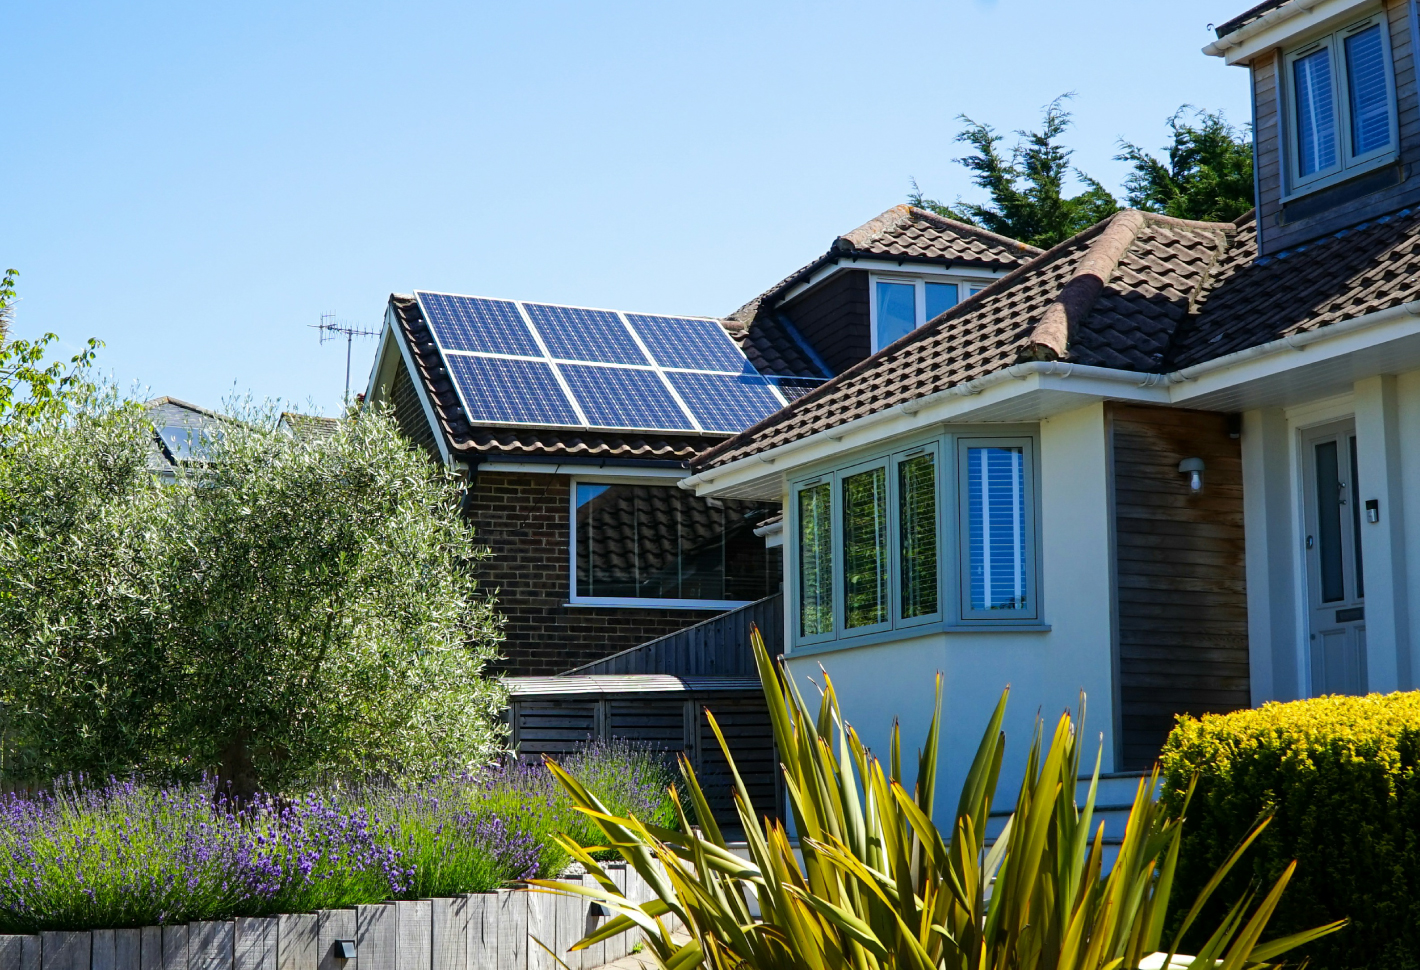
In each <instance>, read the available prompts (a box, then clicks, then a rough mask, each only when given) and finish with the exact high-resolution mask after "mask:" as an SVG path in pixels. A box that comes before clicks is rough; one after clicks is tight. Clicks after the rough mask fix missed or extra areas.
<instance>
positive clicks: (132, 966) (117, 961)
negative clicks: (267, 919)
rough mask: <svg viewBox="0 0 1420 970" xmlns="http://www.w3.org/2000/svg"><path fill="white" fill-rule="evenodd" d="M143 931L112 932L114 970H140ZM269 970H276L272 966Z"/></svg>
mask: <svg viewBox="0 0 1420 970" xmlns="http://www.w3.org/2000/svg"><path fill="white" fill-rule="evenodd" d="M142 948H143V931H142V930H132V929H129V930H114V931H113V967H114V970H140V968H141V967H142V966H143V963H142V952H143V950H142ZM271 970H276V968H275V967H274V966H273V967H272V968H271Z"/></svg>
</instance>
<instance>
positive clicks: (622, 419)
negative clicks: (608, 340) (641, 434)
mask: <svg viewBox="0 0 1420 970" xmlns="http://www.w3.org/2000/svg"><path fill="white" fill-rule="evenodd" d="M558 367H559V369H560V370H561V371H562V376H563V377H565V378H566V379H567V384H568V386H570V387H571V388H572V393H573V394H574V395H575V396H576V398H577V402H578V403H579V404H581V405H582V411H583V413H584V414H586V416H587V423H588V424H590V425H591V426H592V427H601V428H644V429H646V430H647V431H694V430H695V425H694V424H692V423H691V421H690V418H689V417H688V416H687V415H686V413H685V412H684V411H683V410H682V409H681V407H680V405H679V404H677V403H676V400H675V398H674V397H672V396H671V394H670V392H669V391H667V390H666V386H665V385H664V384H663V383H661V378H660V376H659V375H658V374H657V373H656V372H655V371H653V370H649V369H645V370H643V369H640V368H635V369H633V368H629V367H598V366H596V365H595V364H559V365H558Z"/></svg>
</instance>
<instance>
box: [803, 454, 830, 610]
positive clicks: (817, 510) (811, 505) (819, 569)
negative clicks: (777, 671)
mask: <svg viewBox="0 0 1420 970" xmlns="http://www.w3.org/2000/svg"><path fill="white" fill-rule="evenodd" d="M832 495H833V490H832V487H831V485H830V484H829V483H828V482H824V483H822V484H820V485H812V486H810V487H808V488H805V489H802V490H801V491H800V492H799V636H803V637H810V636H814V635H815V634H819V633H832V632H833V519H832V515H831V510H830V508H829V503H830V499H831V498H832Z"/></svg>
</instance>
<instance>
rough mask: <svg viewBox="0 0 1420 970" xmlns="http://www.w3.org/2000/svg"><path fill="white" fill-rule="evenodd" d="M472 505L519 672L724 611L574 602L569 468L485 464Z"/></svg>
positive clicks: (508, 650)
mask: <svg viewBox="0 0 1420 970" xmlns="http://www.w3.org/2000/svg"><path fill="white" fill-rule="evenodd" d="M468 508H469V509H470V510H471V511H470V514H469V518H470V521H471V522H472V524H473V528H474V538H475V539H476V540H477V541H478V542H479V543H480V544H481V545H485V546H487V547H488V549H489V552H490V553H491V555H490V556H489V558H487V559H485V560H484V561H483V562H482V563H480V564H479V567H478V578H479V582H480V583H481V584H482V587H483V589H484V590H485V591H487V592H491V593H495V594H496V596H497V603H498V611H499V612H500V613H501V614H502V615H503V617H504V620H505V623H504V627H503V635H504V641H503V645H502V653H503V655H504V657H505V658H506V659H505V660H503V661H502V662H501V663H499V664H497V665H495V668H496V669H498V670H501V671H506V672H507V673H509V674H511V675H513V676H542V675H549V674H559V673H562V672H563V671H566V670H570V669H572V668H573V667H578V666H581V665H582V664H585V663H590V662H591V661H593V660H599V659H601V658H602V657H606V656H609V655H611V654H613V653H618V652H620V651H622V650H628V649H630V648H631V647H634V646H637V645H639V644H642V643H645V642H646V641H648V640H654V639H656V638H657V637H660V636H664V635H666V634H668V633H674V632H675V631H677V630H680V629H682V628H684V627H687V626H690V625H691V624H693V623H698V622H700V621H701V620H705V619H709V618H710V617H712V616H715V615H717V614H718V613H719V612H722V611H719V610H667V609H639V608H620V607H588V606H569V605H568V600H569V599H570V597H571V589H572V580H571V568H570V562H569V558H568V557H569V552H568V550H569V549H570V539H571V534H570V520H571V480H570V479H569V478H568V476H566V475H552V474H533V473H526V474H521V473H508V472H478V473H477V474H476V476H475V478H474V482H473V494H472V496H471V497H470V501H469V503H468Z"/></svg>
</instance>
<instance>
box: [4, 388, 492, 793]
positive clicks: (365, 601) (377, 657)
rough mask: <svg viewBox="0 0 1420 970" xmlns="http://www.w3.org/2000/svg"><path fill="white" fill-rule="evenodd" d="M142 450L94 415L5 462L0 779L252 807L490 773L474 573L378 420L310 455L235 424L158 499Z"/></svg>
mask: <svg viewBox="0 0 1420 970" xmlns="http://www.w3.org/2000/svg"><path fill="white" fill-rule="evenodd" d="M152 436H153V430H152V428H151V427H150V426H149V425H148V424H147V423H146V419H145V417H144V414H143V412H142V410H141V409H140V408H137V407H134V406H132V405H126V404H124V403H122V402H120V401H118V400H117V398H116V396H115V395H113V394H112V393H107V394H102V393H100V394H96V395H91V396H90V398H89V400H88V401H86V403H85V404H84V405H83V406H82V407H77V408H72V409H70V412H69V413H68V414H67V415H66V416H63V417H62V418H55V419H53V420H50V421H47V422H43V423H42V426H40V427H37V428H34V429H31V431H30V433H27V434H25V435H23V436H22V437H20V438H18V439H17V440H15V441H14V442H13V443H11V444H10V445H9V446H7V447H5V448H4V449H3V450H0V669H4V671H5V676H4V677H3V678H0V773H3V775H4V776H7V777H8V778H10V779H13V780H44V779H47V778H49V777H52V776H54V775H55V774H58V773H61V772H69V771H84V772H91V773H99V772H103V773H110V772H114V773H126V772H130V771H143V772H146V773H149V774H154V775H160V776H165V777H191V776H194V775H197V774H200V773H202V772H206V771H216V772H217V773H218V774H219V776H220V777H221V778H222V779H223V780H224V781H225V782H226V783H228V784H229V785H231V787H232V788H233V789H234V790H235V791H236V792H237V793H239V794H241V793H249V792H252V791H255V790H257V789H263V790H269V791H289V790H293V789H299V788H300V787H301V786H303V785H306V784H309V783H310V782H312V781H313V780H315V779H317V778H319V777H323V776H329V775H338V776H343V777H349V776H369V775H372V774H419V773H431V772H436V771H442V770H448V769H451V768H453V769H458V768H463V767H470V766H472V765H474V764H477V763H479V762H481V761H483V760H485V759H486V758H488V757H489V755H490V753H491V752H492V751H493V750H495V748H496V747H497V746H498V743H499V736H498V728H497V726H496V725H497V714H498V711H499V710H500V709H501V707H502V705H503V700H504V697H503V694H502V689H501V687H500V685H499V684H498V683H497V682H496V681H494V680H490V679H487V678H485V677H484V676H483V667H484V664H485V663H486V661H487V660H488V659H489V658H490V657H492V656H493V654H494V651H495V648H496V645H497V639H498V627H497V619H496V615H495V613H494V609H493V605H492V603H491V601H490V600H489V599H488V598H487V597H485V596H483V595H481V593H480V591H479V590H478V588H477V586H476V583H475V581H474V579H473V576H472V567H473V566H474V564H475V563H476V562H477V560H478V559H479V557H480V556H481V555H482V553H481V551H480V550H479V549H478V547H477V546H476V545H475V541H474V537H473V535H472V534H471V532H470V530H469V528H468V527H467V525H466V524H465V523H464V522H463V520H462V519H461V518H460V516H459V514H458V511H457V506H458V499H459V490H458V486H457V483H456V481H454V480H453V479H451V478H450V477H449V476H447V475H446V474H445V473H444V472H442V471H441V470H439V469H436V468H434V467H433V466H431V464H430V463H429V461H428V459H427V458H426V457H424V455H423V454H422V453H420V452H418V451H416V450H414V449H413V448H411V447H410V445H409V443H408V442H407V441H405V440H404V439H402V438H401V437H400V435H399V434H398V432H397V431H396V429H395V427H394V424H393V422H392V421H391V420H390V419H389V417H388V416H387V415H384V414H380V413H364V414H360V415H358V416H353V417H351V418H349V419H348V420H345V421H342V422H340V425H339V428H338V430H336V431H335V432H334V433H333V434H331V435H329V436H321V435H295V434H292V433H290V432H289V431H287V430H283V429H281V428H280V427H278V425H277V424H276V422H274V421H272V420H270V415H267V414H250V413H249V414H245V415H243V416H242V419H240V420H239V419H236V418H233V419H230V420H227V421H225V422H223V426H222V429H221V430H220V431H219V432H217V433H215V434H210V435H206V436H204V438H203V440H202V441H201V442H200V443H197V444H198V446H197V447H196V448H195V451H196V452H197V453H198V454H199V456H200V457H201V459H202V460H201V461H198V462H195V463H193V464H190V465H188V466H185V467H184V469H183V470H182V472H181V473H180V474H179V475H178V478H177V481H176V482H175V483H167V484H165V483H163V482H161V481H159V480H158V479H157V478H156V477H155V476H154V475H153V474H152V473H151V472H150V470H149V468H148V464H147V462H148V455H149V449H150V448H151V444H150V443H151V441H152V440H153V438H152Z"/></svg>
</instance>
